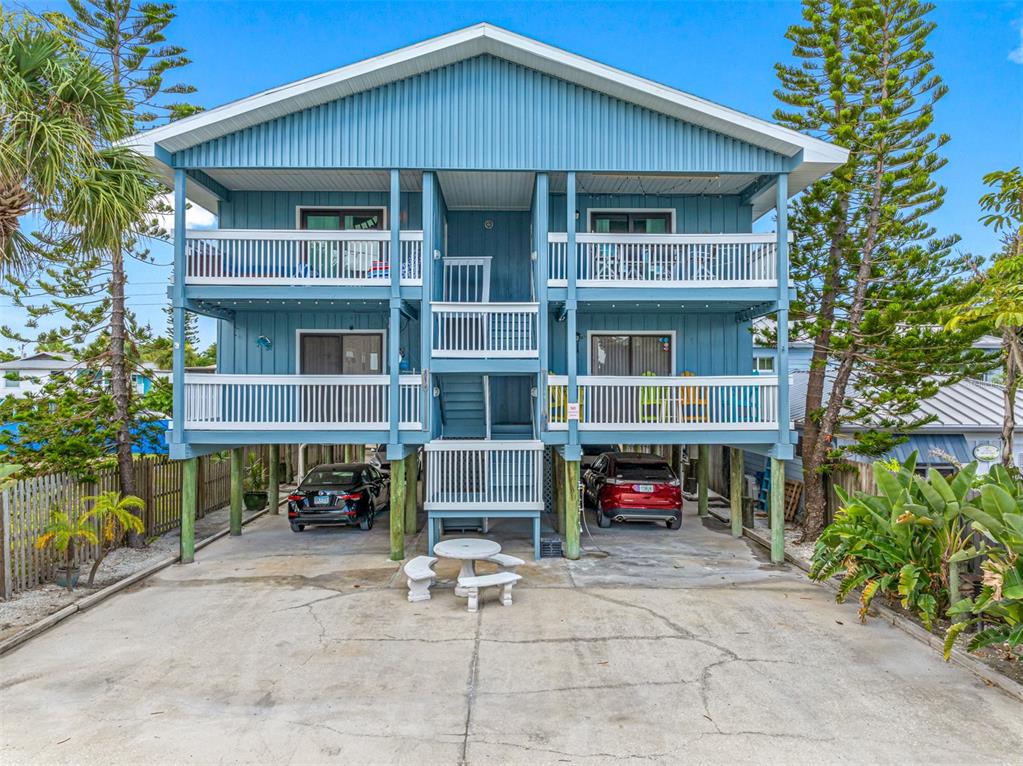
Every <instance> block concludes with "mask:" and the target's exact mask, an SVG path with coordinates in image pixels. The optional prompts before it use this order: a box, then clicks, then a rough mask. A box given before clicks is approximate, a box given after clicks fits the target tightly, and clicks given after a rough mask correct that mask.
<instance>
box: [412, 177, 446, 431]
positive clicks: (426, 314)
mask: <svg viewBox="0 0 1023 766" xmlns="http://www.w3.org/2000/svg"><path fill="white" fill-rule="evenodd" d="M436 182H437V179H436V176H435V175H434V174H433V173H432V172H429V171H425V172H424V173H423V255H422V263H421V264H420V270H421V272H422V277H423V288H422V295H423V298H422V300H421V301H420V303H419V358H420V361H419V367H420V370H421V371H422V372H421V374H422V376H423V392H422V399H421V400H420V407H421V409H420V412H421V415H422V423H423V431H424V432H425V433H426V434H427V435H432V432H433V428H434V422H433V421H434V418H433V406H434V401H433V379H432V377H431V376H430V367H431V366H432V365H433V362H432V361H431V357H432V354H433V316H432V314H431V310H430V301H431V300H433V268H434V267H433V256H434V251H436V250H437V247H436V245H437V242H438V240H439V235H440V233H441V232H443V231H444V225H443V223H442V222H441V221H438V220H437V218H438V211H439V205H438V204H437V199H436V195H437V183H436ZM412 342H415V341H414V340H413V341H412Z"/></svg>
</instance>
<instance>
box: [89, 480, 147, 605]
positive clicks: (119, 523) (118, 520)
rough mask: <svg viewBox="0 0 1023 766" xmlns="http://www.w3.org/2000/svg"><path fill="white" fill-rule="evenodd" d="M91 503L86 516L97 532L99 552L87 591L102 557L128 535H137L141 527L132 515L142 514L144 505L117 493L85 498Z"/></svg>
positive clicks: (134, 498) (93, 563)
mask: <svg viewBox="0 0 1023 766" xmlns="http://www.w3.org/2000/svg"><path fill="white" fill-rule="evenodd" d="M85 500H86V501H87V502H91V503H92V504H93V505H92V508H91V509H90V510H89V512H88V513H87V514H86V516H87V517H88V518H90V519H92V520H93V522H94V523H95V525H96V527H97V529H98V530H99V535H98V537H99V540H100V549H99V555H98V556H97V557H96V560H95V561H94V562H92V569H91V570H89V587H90V588H91V587H92V584H93V582H95V580H96V572H97V571H99V565H100V564H102V563H103V559H105V558H106V555H107V554H108V553H109V552H110V551H111V550H113V549H114V548H115V547H116V546H117V544H118V543H119V542H120V541H121V540H122V539H123V538H124V536H125V534H127V533H128V532H135V533H137V534H141V533H142V532H143V531H144V530H145V528H146V527H145V524H143V522H142V519H140V518H139V517H138V516H137V515H136V514H135V512H136V511H142V510H143V509H144V508H145V507H146V504H145V503H144V502H143V501H142V498H139V497H135V496H134V495H127V496H126V497H121V493H120V492H104V493H102V494H100V495H96V496H94V497H87V498H85Z"/></svg>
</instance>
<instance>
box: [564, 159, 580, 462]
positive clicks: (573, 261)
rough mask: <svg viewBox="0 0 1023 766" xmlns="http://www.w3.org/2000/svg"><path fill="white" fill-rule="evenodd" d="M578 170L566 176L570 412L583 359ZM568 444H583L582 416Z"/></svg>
mask: <svg viewBox="0 0 1023 766" xmlns="http://www.w3.org/2000/svg"><path fill="white" fill-rule="evenodd" d="M575 206H576V198H575V171H569V172H568V173H567V174H566V177H565V231H566V239H567V242H566V245H565V247H566V259H567V264H566V265H567V267H568V268H567V269H566V272H567V274H566V276H567V278H568V279H567V283H566V284H567V287H566V288H565V346H566V354H567V359H566V360H565V361H566V365H565V366H566V372H567V373H568V391H567V397H566V399H565V401H566V408H567V409H574V410H576V411H577V412H578V409H579V384H578V362H579V357H578V353H577V351H576V340H575V336H576V332H577V326H576V308H577V305H578V304H577V302H576V281H577V279H578V276H579V253H578V251H577V250H576V244H575V233H576V232H575V227H576V221H575ZM565 415H566V419H567V422H568V443H569V445H573V446H575V445H578V444H579V416H577V417H575V418H571V417H568V413H567V412H566V413H565Z"/></svg>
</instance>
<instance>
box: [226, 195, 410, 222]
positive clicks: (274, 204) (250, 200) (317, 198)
mask: <svg viewBox="0 0 1023 766" xmlns="http://www.w3.org/2000/svg"><path fill="white" fill-rule="evenodd" d="M299 205H302V206H307V207H308V206H317V207H320V206H322V207H344V206H346V205H353V206H358V207H362V206H370V205H379V206H380V207H382V208H387V207H389V206H390V197H389V195H388V193H387V192H382V191H381V192H346V191H318V192H282V191H266V192H258V191H236V192H232V193H231V199H230V201H228V202H221V203H220V228H222V229H294V228H295V220H296V212H295V211H296V210H297V209H298V207H299ZM401 228H402V229H411V230H419V229H422V228H423V195H422V194H421V193H420V192H404V193H402V195H401Z"/></svg>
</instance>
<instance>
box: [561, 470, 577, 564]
mask: <svg viewBox="0 0 1023 766" xmlns="http://www.w3.org/2000/svg"><path fill="white" fill-rule="evenodd" d="M563 497H564V503H565V531H564V532H563V533H562V534H563V536H564V540H565V558H569V559H577V558H579V461H578V460H566V461H565V486H564V494H563Z"/></svg>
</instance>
